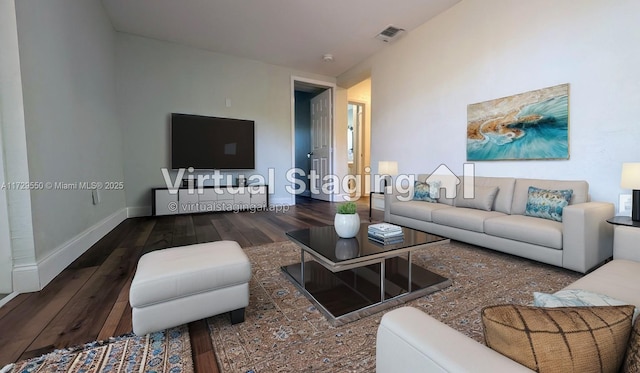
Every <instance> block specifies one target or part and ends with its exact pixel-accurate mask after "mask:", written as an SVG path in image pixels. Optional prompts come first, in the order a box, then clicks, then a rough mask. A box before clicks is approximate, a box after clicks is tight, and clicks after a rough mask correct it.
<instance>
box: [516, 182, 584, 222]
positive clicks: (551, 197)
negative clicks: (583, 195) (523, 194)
mask: <svg viewBox="0 0 640 373" xmlns="http://www.w3.org/2000/svg"><path fill="white" fill-rule="evenodd" d="M572 195H573V189H566V190H548V189H540V188H536V187H529V196H528V199H527V207H526V208H525V211H524V214H525V215H527V216H533V217H536V218H543V219H549V220H555V221H562V209H563V208H564V207H565V206H567V205H569V201H571V196H572Z"/></svg>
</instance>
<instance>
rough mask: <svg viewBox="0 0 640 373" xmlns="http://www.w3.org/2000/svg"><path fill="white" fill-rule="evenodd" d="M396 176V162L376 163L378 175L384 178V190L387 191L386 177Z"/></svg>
mask: <svg viewBox="0 0 640 373" xmlns="http://www.w3.org/2000/svg"><path fill="white" fill-rule="evenodd" d="M397 174H398V162H396V161H379V162H378V175H383V176H384V189H383V192H385V193H386V191H387V176H389V177H391V176H393V175H397Z"/></svg>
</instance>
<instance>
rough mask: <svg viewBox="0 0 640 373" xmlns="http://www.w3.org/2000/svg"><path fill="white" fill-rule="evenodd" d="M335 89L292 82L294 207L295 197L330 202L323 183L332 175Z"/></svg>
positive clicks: (304, 81) (295, 79) (300, 80)
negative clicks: (299, 196)
mask: <svg viewBox="0 0 640 373" xmlns="http://www.w3.org/2000/svg"><path fill="white" fill-rule="evenodd" d="M334 88H335V86H334V85H332V84H331V83H326V82H321V81H315V80H310V79H305V78H298V77H293V78H292V98H293V105H292V110H293V113H292V118H293V166H294V169H295V171H296V172H295V174H294V177H295V182H294V183H293V185H292V188H293V190H294V191H295V194H292V195H291V197H292V199H291V203H292V204H295V195H301V196H307V197H311V198H314V199H319V200H322V201H331V200H332V196H331V194H330V193H327V190H326V189H325V188H323V182H322V181H323V180H324V179H325V177H326V176H328V175H331V173H332V172H333V151H332V150H333V116H334V114H333V113H334V110H333V94H334ZM314 174H315V175H314ZM309 175H314V177H312V178H310V177H309Z"/></svg>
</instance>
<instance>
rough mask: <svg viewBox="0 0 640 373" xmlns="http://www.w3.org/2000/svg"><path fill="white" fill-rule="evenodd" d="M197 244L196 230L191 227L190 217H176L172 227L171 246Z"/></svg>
mask: <svg viewBox="0 0 640 373" xmlns="http://www.w3.org/2000/svg"><path fill="white" fill-rule="evenodd" d="M194 243H197V238H196V230H195V228H194V226H193V220H192V215H181V216H176V220H175V224H174V227H173V240H172V242H171V246H173V247H176V246H185V245H192V244H194Z"/></svg>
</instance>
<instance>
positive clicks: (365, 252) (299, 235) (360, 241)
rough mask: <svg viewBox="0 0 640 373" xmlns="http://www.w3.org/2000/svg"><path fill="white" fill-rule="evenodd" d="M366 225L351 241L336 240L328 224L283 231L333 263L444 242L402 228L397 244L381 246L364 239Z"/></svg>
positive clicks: (346, 239)
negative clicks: (399, 240)
mask: <svg viewBox="0 0 640 373" xmlns="http://www.w3.org/2000/svg"><path fill="white" fill-rule="evenodd" d="M369 225H370V224H369V223H362V224H361V225H360V231H359V232H358V234H357V235H356V237H354V238H340V237H338V235H337V233H336V230H335V228H334V227H333V226H332V225H331V226H325V227H311V228H307V229H300V230H295V231H291V232H287V237H289V239H292V240H293V241H296V242H298V243H299V244H301V245H303V246H305V247H306V248H307V249H310V250H311V251H312V252H314V253H315V254H316V255H320V256H322V257H323V258H324V259H326V260H328V261H330V262H332V263H335V264H340V263H343V262H350V261H354V260H355V261H358V259H360V260H363V259H367V258H368V257H380V256H385V254H390V255H391V254H392V252H393V251H407V250H402V249H407V248H411V247H413V246H420V245H425V244H429V243H435V242H439V241H445V240H447V239H446V238H444V237H440V236H436V235H433V234H429V233H425V232H421V231H418V230H415V229H411V228H406V227H402V230H403V240H402V241H401V242H398V243H393V244H386V245H383V244H381V243H378V242H375V241H373V240H371V239H369V238H368V232H367V228H368V226H369Z"/></svg>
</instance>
